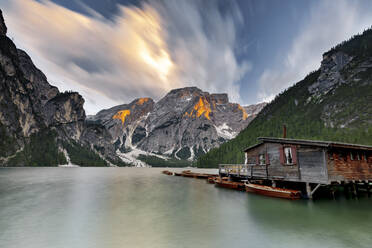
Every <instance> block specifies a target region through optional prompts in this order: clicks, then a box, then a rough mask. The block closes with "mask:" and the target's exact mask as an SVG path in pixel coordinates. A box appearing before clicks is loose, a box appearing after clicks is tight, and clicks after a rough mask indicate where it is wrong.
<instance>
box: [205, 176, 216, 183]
mask: <svg viewBox="0 0 372 248" xmlns="http://www.w3.org/2000/svg"><path fill="white" fill-rule="evenodd" d="M215 180H216V177H208V178H207V182H208V183H214V181H215Z"/></svg>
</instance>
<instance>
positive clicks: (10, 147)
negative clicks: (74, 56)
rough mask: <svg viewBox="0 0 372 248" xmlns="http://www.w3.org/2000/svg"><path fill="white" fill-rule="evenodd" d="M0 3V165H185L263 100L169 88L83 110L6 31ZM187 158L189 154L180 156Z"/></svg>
mask: <svg viewBox="0 0 372 248" xmlns="http://www.w3.org/2000/svg"><path fill="white" fill-rule="evenodd" d="M6 33H7V27H6V25H5V23H4V19H3V16H2V12H1V10H0V166H57V165H63V164H65V165H80V166H113V165H117V166H126V165H137V166H145V165H148V164H150V165H156V166H164V165H170V166H185V165H188V164H191V163H192V162H193V161H194V159H195V158H197V157H198V156H200V155H201V154H204V153H206V152H207V151H209V150H210V149H211V148H214V147H218V146H219V145H220V144H222V143H223V142H225V141H226V140H229V139H231V138H233V137H235V136H236V134H238V133H239V132H240V131H241V130H242V129H243V128H244V127H246V126H247V125H248V123H249V122H250V121H251V120H252V119H253V118H254V117H255V116H256V115H257V113H258V112H259V111H260V110H261V109H262V108H263V106H264V105H265V104H264V103H263V104H258V105H251V106H248V107H242V106H240V105H239V104H236V103H230V102H229V100H228V96H227V94H209V93H207V92H203V91H201V90H200V89H198V88H196V87H189V88H182V89H175V90H172V91H171V92H169V93H168V94H167V95H166V96H165V97H164V98H162V99H161V100H160V101H158V102H154V101H153V100H152V99H150V98H139V99H136V100H134V101H132V102H131V103H129V104H123V105H119V106H115V107H113V108H110V109H107V110H102V111H100V112H99V113H97V114H96V115H94V116H89V117H88V118H86V115H85V111H84V108H83V106H84V99H83V97H82V96H81V95H79V94H78V93H77V92H60V91H59V90H58V88H57V87H55V86H52V85H50V84H49V82H48V80H47V78H46V76H45V75H44V74H43V73H42V72H41V71H40V70H39V69H38V68H36V66H35V65H34V64H33V62H32V60H31V58H30V57H29V56H28V55H27V53H26V52H24V51H22V50H20V49H17V48H16V46H15V45H14V43H13V42H12V40H10V39H9V38H8V37H7V36H6ZM187 161H188V162H187Z"/></svg>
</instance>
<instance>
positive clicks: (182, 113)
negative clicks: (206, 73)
mask: <svg viewBox="0 0 372 248" xmlns="http://www.w3.org/2000/svg"><path fill="white" fill-rule="evenodd" d="M264 105H265V104H259V105H255V106H249V107H242V106H240V105H239V104H236V103H230V102H229V100H228V96H227V94H209V93H208V92H203V91H202V90H200V89H198V88H196V87H188V88H181V89H175V90H172V91H170V92H169V93H168V94H167V95H166V96H165V97H163V98H162V99H160V100H159V101H158V102H156V103H155V102H154V101H153V100H152V99H150V98H140V99H136V100H134V101H133V102H131V103H130V104H123V105H119V106H116V107H113V108H111V109H107V110H102V111H100V112H99V113H97V115H95V116H91V117H89V121H91V122H94V123H99V124H102V125H104V126H105V127H106V128H107V129H108V130H109V132H110V133H111V135H112V137H113V143H114V144H115V147H116V148H117V152H118V154H119V155H120V156H121V158H122V159H123V160H124V161H127V162H128V163H132V164H138V165H140V164H142V163H141V162H140V161H138V159H137V157H138V156H139V155H141V154H142V155H151V156H157V157H159V158H162V159H168V158H175V159H183V160H186V159H187V160H190V161H192V160H194V159H195V158H197V157H198V156H200V155H201V154H204V153H205V152H207V151H209V150H210V149H211V148H214V147H218V146H219V145H220V144H222V143H223V142H225V141H226V140H229V139H231V138H233V137H235V135H236V134H237V133H239V131H240V130H241V129H243V128H244V127H246V126H247V124H248V123H249V122H250V121H251V120H252V119H253V118H254V117H255V115H256V114H257V113H258V112H259V111H260V110H261V109H262V108H263V107H264Z"/></svg>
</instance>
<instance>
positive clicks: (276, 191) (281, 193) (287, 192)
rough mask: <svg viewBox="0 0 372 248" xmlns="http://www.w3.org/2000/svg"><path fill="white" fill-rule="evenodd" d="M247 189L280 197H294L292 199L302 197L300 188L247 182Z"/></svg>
mask: <svg viewBox="0 0 372 248" xmlns="http://www.w3.org/2000/svg"><path fill="white" fill-rule="evenodd" d="M245 190H246V191H247V192H251V193H256V194H260V195H266V196H271V197H279V198H286V199H292V200H294V199H300V198H301V191H299V190H292V189H283V188H276V187H270V186H265V185H259V184H253V183H247V184H245Z"/></svg>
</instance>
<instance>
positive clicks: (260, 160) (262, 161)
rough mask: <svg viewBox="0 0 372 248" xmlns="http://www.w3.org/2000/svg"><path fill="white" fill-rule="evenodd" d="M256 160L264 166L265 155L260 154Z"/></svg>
mask: <svg viewBox="0 0 372 248" xmlns="http://www.w3.org/2000/svg"><path fill="white" fill-rule="evenodd" d="M258 159H259V162H260V165H265V164H266V159H265V154H260V155H259V156H258Z"/></svg>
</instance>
